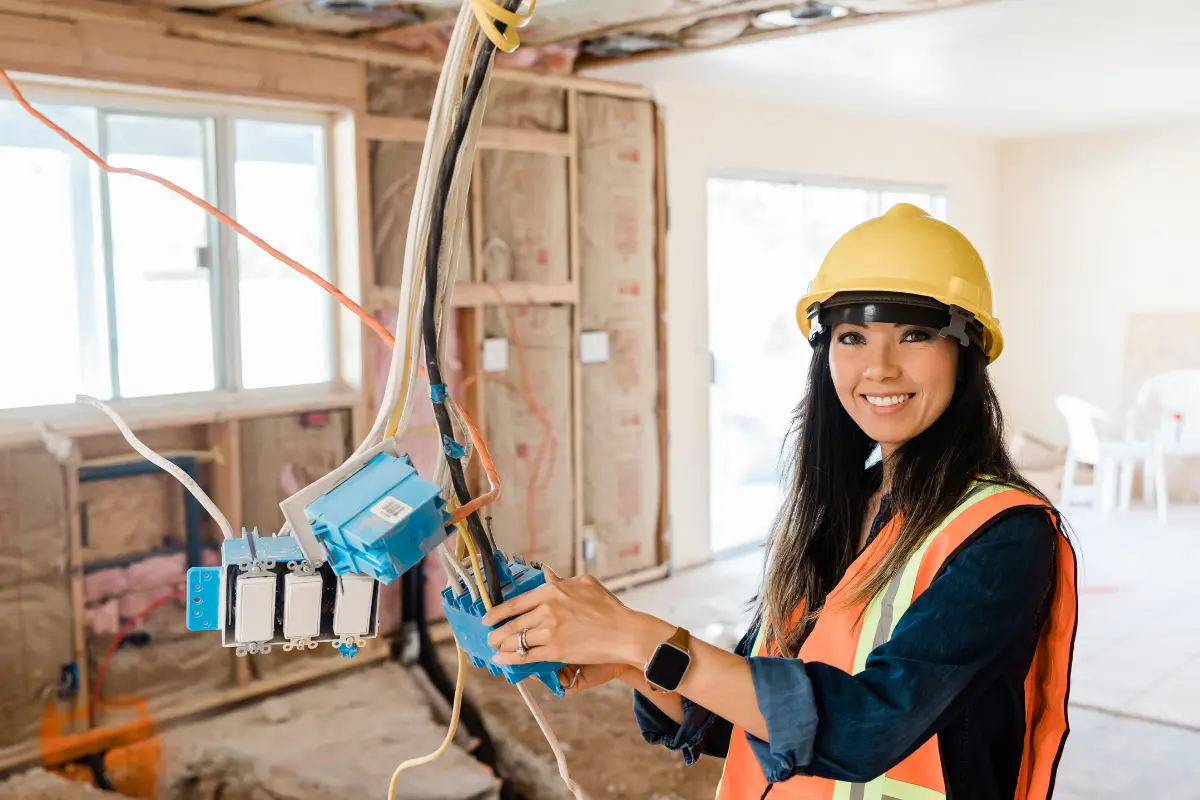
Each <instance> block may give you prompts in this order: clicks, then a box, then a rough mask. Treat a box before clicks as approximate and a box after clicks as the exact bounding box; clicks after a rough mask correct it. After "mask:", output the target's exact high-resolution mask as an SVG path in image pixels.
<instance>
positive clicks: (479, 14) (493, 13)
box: [471, 0, 537, 53]
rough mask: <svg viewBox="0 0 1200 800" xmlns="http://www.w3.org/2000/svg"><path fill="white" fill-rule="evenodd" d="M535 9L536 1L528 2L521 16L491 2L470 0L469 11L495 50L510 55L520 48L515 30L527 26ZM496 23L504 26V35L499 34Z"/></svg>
mask: <svg viewBox="0 0 1200 800" xmlns="http://www.w3.org/2000/svg"><path fill="white" fill-rule="evenodd" d="M536 7H537V0H528V5H527V7H526V9H525V12H524V13H523V14H521V13H515V12H512V11H509V10H508V9H506V8H504V7H503V6H501V5H500V4H499V3H495V2H493V0H471V11H472V12H474V14H475V19H476V20H478V22H479V27H480V28H481V29H482V30H483V32H484V33H485V34H486V35H487V37H488V38H489V39H491V40H492V44H494V45H496V49H498V50H501V51H503V52H505V53H511V52H513V51H515V50H516V49H517V48H518V47H520V46H521V37H519V36H518V35H517V28H523V27H525V26H526V25H528V24H529V20H530V19H532V18H533V11H534V9H535V8H536ZM497 22H503V23H504V24H505V26H506V27H505V29H504V33H501V32H500V29H499V27H497V25H496V23H497Z"/></svg>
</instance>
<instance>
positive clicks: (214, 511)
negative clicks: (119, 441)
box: [75, 394, 234, 539]
mask: <svg viewBox="0 0 1200 800" xmlns="http://www.w3.org/2000/svg"><path fill="white" fill-rule="evenodd" d="M75 402H76V403H86V404H87V405H89V406H94V407H96V408H98V409H100V410H101V411H103V412H104V413H105V414H107V415H108V417H109V419H111V420H112V421H113V422H114V423H116V426H117V428H118V429H119V430H120V431H121V435H122V436H124V437H125V441H127V442H129V444H130V445H132V446H133V449H134V450H137V451H138V452H139V453H141V454H142V456H143V457H144V458H145V459H146V460H147V461H150V462H151V463H153V464H154V465H155V466H157V467H159V468H161V469H163V470H165V471H166V472H169V473H171V476H172V477H173V478H175V480H177V481H179V482H180V483H182V484H183V487H184V488H185V489H187V490H188V491H189V492H191V493H192V495H193V496H194V497H195V498H196V499H197V500H199V501H200V505H202V506H204V508H205V510H207V511H208V513H209V514H211V515H212V518H213V519H214V520H216V521H217V525H219V526H220V528H221V533H222V534H224V536H225V538H226V539H232V538H234V535H233V526H232V525H230V524H229V520H228V519H226V518H225V515H224V514H222V513H221V509H219V508H217V504H216V503H214V502H213V501H212V499H211V498H209V496H208V495H207V494H205V493H204V490H203V489H201V488H200V484H198V483H196V481H194V480H192V476H191V475H188V474H187V473H186V472H184V471H183V470H182V469H180V468H179V467H178V465H176V464H173V463H171V462H170V461H168V460H167V459H165V458H163V457H162V456H160V455H159V454H158V453H156V452H154V451H153V450H151V449H150V448H149V447H147V446H146V445H144V444H142V442H141V440H140V439H138V438H137V437H136V436H134V435H133V431H131V430H130V429H129V426H128V425H126V424H125V420H123V419H121V415H120V414H118V413H117V412H116V411H114V410H113V409H112V408H110V407H109V406H108V404H107V403H105V402H103V401H101V400H97V399H96V398H94V397H89V396H88V395H86V394H77V395H75Z"/></svg>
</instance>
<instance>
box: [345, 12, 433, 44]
mask: <svg viewBox="0 0 1200 800" xmlns="http://www.w3.org/2000/svg"><path fill="white" fill-rule="evenodd" d="M453 25H454V18H453V17H446V18H443V19H431V20H425V21H424V22H415V23H414V22H397V23H395V24H394V25H384V26H383V27H382V28H372V29H371V30H369V31H362V32H360V33H356V34H352V38H353V39H354V40H355V41H359V42H379V41H383V42H386V41H388V40H389V39H391V38H392V37H394V36H395V35H396V34H398V33H399V34H414V33H418V32H420V31H427V30H437V29H438V28H450V27H453Z"/></svg>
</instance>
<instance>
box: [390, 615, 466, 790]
mask: <svg viewBox="0 0 1200 800" xmlns="http://www.w3.org/2000/svg"><path fill="white" fill-rule="evenodd" d="M454 646H455V647H457V648H458V678H457V680H455V682H454V706H453V708H452V709H451V711H450V727H449V729H447V730H446V738H445V739H444V740H442V746H441V747H439V748H438V749H437V750H434V751H433V752H432V753H430V754H429V755H427V756H421V757H420V758H411V759H409V760H408V761H405V762H404V763H403V764H401V765H400V766H398V767H396V771H395V772H393V773H392V782H391V784H390V785H389V786H388V800H396V782H397V781H398V780H399V778H400V773H401V772H404V771H405V770H406V769H412V768H413V767H421V766H424V765H426V764H430V763H432V762H434V761H436V760H437V759H438V758H440V757H441V756H442V754H443V753H445V752H446V750H447V749H449V747H450V743H451V742H452V741H454V735H455V734H456V733H457V732H458V718H459V714H460V712H461V711H462V698H463V684H464V682H465V680H466V675H467V654H466V652H464V651H463V649H462V648H461V647H458V640H457V639H455V640H454Z"/></svg>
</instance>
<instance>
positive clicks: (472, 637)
mask: <svg viewBox="0 0 1200 800" xmlns="http://www.w3.org/2000/svg"><path fill="white" fill-rule="evenodd" d="M495 559H496V569H497V572H498V573H499V575H500V593H501V595H502V597H503V598H504V601H505V602H507V601H509V600H511V599H512V598H514V597H516V596H517V595H520V594H524V593H525V592H528V591H531V590H533V589H536V588H537V587H539V586H541V585H542V584H543V583H545V582H546V576H545V574H544V573H543V572H542V571H541V570H540V569H537V568H535V567H531V566H528V565H526V564H521V563H518V562H515V561H510V562H508V563H507V564H505V563H504V562H503V561H501V559H500V556H498V555H497V556H495ZM442 609H443V610H444V611H445V612H446V621H447V622H449V623H450V628H451V629H452V630H453V631H454V638H455V639H456V640H457V641H458V646H459V647H461V648H462V649H463V651H465V652H466V654H467V655H468V656H469V657H470V658H471V663H472V664H474V665H475V666H476V667H477V668H479V669H486V670H487V671H488V672H490V673H491V674H492V675H502V676H503V677H504V679H505V680H507V681H508V682H509V683H512V684H517V683H520V682H521V681H523V680H525V679H526V678H528V677H530V676H533V677H536V678H537V679H538V680H539V681H541V682H542V683H543V684H544V685H545V686H546V688H547V689H549V690H550V691H551V692H553V693H554V694H555V696H557V697H562V696H563V695H564V694H565V690H564V689H563V685H562V682H561V681H559V679H558V671H559V670H560V669H562V668H563V666H565V665H564V664H560V663H554V662H541V663H536V664H519V665H516V666H500V665H498V664H493V663H492V656H493V655H495V654H496V650H495V649H494V648H493V647H491V646H490V645H489V644H488V643H487V637H488V634H489V633H491V631H492V630H493V629H492V628H489V627H487V626H485V625H484V624H483V615H484V614H485V613H486V609H485V608H484V605H483V600H472V599H471V595H470V594H463V595H461V596H459V597H455V596H454V592H453V591H452V590H450V589H443V590H442Z"/></svg>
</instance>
